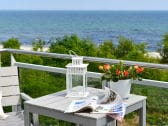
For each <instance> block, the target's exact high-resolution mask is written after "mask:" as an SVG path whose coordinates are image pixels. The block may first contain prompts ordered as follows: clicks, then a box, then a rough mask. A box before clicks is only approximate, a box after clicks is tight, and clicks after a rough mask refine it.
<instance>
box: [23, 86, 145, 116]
mask: <svg viewBox="0 0 168 126" xmlns="http://www.w3.org/2000/svg"><path fill="white" fill-rule="evenodd" d="M87 91H88V92H89V96H88V97H91V96H95V95H96V94H99V93H101V92H102V89H96V88H91V87H88V88H87ZM65 96H66V91H65V90H64V91H60V92H57V93H53V94H49V95H46V96H42V97H39V98H35V99H33V100H29V101H26V102H25V104H27V105H30V106H36V107H41V108H44V109H49V110H52V111H57V112H62V113H64V111H65V109H66V108H67V107H68V106H69V105H70V103H71V101H72V100H75V99H81V98H69V97H65ZM145 99H146V97H145V96H140V95H134V94H131V95H130V97H129V98H128V99H127V100H124V102H125V103H126V105H127V107H129V106H131V105H134V104H136V103H138V102H140V101H143V100H145ZM74 114H75V115H78V116H82V117H88V118H94V119H98V118H102V117H104V116H106V114H93V113H74Z"/></svg>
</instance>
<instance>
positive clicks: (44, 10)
mask: <svg viewBox="0 0 168 126" xmlns="http://www.w3.org/2000/svg"><path fill="white" fill-rule="evenodd" d="M0 11H168V10H132V9H130V10H110V9H109V10H108V9H107V10H98V9H97V10H96V9H95V10H91V9H90V10H89V9H88V10H85V9H82V10H78V9H69V10H68V9H67V10H66V9H60V10H58V9H0Z"/></svg>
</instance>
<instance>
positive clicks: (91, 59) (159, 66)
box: [0, 49, 168, 69]
mask: <svg viewBox="0 0 168 126" xmlns="http://www.w3.org/2000/svg"><path fill="white" fill-rule="evenodd" d="M4 51H6V52H10V53H17V54H32V55H39V56H43V57H50V58H60V59H71V56H70V55H69V54H59V53H48V52H37V51H27V50H17V49H3V50H2V51H0V52H4ZM83 60H84V61H88V62H97V63H109V64H116V63H119V62H120V60H117V59H108V58H98V57H89V56H83ZM123 64H124V65H128V66H132V65H136V64H138V65H140V66H143V67H145V68H153V69H168V65H167V64H156V63H147V62H137V61H128V60H123Z"/></svg>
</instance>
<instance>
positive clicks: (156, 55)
mask: <svg viewBox="0 0 168 126" xmlns="http://www.w3.org/2000/svg"><path fill="white" fill-rule="evenodd" d="M0 49H3V46H2V45H0ZM20 49H21V50H26V51H33V47H32V46H29V45H26V46H25V45H22V46H20ZM48 50H49V47H44V48H43V52H48ZM38 51H40V50H38ZM144 55H145V56H147V57H149V58H154V59H162V56H161V55H160V53H158V52H155V51H149V52H147V53H145V54H144Z"/></svg>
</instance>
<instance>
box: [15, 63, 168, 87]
mask: <svg viewBox="0 0 168 126" xmlns="http://www.w3.org/2000/svg"><path fill="white" fill-rule="evenodd" d="M14 65H15V66H18V67H21V68H28V69H35V70H41V71H47V72H54V73H61V74H66V69H65V68H59V67H51V66H43V65H35V64H28V63H20V62H15V63H14ZM87 77H92V78H99V79H100V78H101V77H102V74H101V73H96V72H89V71H88V72H87ZM133 83H134V84H141V85H148V86H154V87H161V88H168V82H164V81H156V80H149V79H143V80H142V81H138V80H133Z"/></svg>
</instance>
